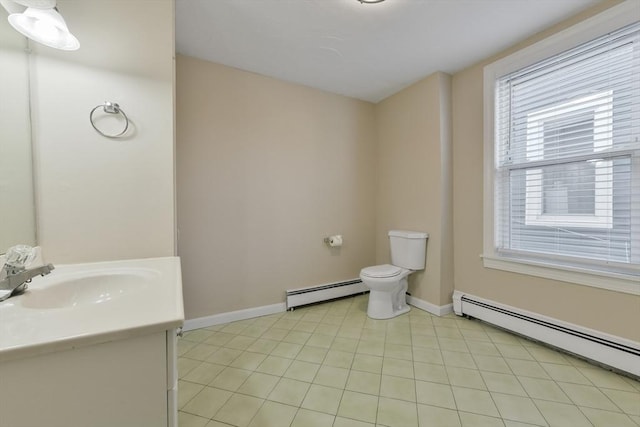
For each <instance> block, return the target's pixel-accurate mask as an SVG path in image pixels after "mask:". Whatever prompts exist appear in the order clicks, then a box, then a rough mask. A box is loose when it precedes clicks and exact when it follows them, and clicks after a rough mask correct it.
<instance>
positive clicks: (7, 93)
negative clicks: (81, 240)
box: [0, 8, 36, 254]
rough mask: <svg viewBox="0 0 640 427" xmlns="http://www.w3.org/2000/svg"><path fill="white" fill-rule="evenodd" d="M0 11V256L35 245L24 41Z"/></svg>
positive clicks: (27, 82) (29, 122)
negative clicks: (24, 245)
mask: <svg viewBox="0 0 640 427" xmlns="http://www.w3.org/2000/svg"><path fill="white" fill-rule="evenodd" d="M4 12H5V11H4V10H3V9H2V8H0V70H2V71H1V75H2V85H0V254H1V253H4V252H5V251H6V250H7V249H8V248H9V247H11V246H13V245H16V244H27V245H32V246H34V245H35V244H36V213H35V197H34V179H33V157H32V145H31V120H30V108H29V97H30V96H29V53H28V46H29V45H28V42H27V40H26V39H25V38H24V37H23V36H21V35H20V34H19V33H18V32H17V31H15V30H14V29H13V28H11V26H10V25H9V23H8V21H7V17H6V15H5V13H4Z"/></svg>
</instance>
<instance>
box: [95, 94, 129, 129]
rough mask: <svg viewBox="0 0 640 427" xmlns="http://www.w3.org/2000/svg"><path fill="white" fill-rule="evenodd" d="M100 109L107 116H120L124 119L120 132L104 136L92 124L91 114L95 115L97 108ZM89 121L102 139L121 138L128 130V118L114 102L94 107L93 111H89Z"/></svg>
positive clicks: (106, 102)
mask: <svg viewBox="0 0 640 427" xmlns="http://www.w3.org/2000/svg"><path fill="white" fill-rule="evenodd" d="M100 107H102V111H104V112H105V113H108V114H121V115H122V117H124V129H122V132H120V133H117V134H113V135H109V134H106V133H104V132H102V131H101V130H100V129H98V128H97V127H96V124H95V123H94V119H93V113H95V112H96V110H97V109H98V108H100ZM89 121H90V122H91V126H93V128H94V129H95V130H96V132H98V133H99V134H100V135H102V136H104V137H107V138H121V137H122V136H124V134H125V133H126V132H127V129H129V118H128V117H127V115H126V114H125V113H124V111H122V108H120V106H119V105H118V104H116V103H115V102H114V103H111V102H108V101H105V102H104V104H100V105H96V106H95V108H94V109H93V110H91V113H89Z"/></svg>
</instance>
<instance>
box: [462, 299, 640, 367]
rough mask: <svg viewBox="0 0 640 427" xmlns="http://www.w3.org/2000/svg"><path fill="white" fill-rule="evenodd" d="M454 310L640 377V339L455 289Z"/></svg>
mask: <svg viewBox="0 0 640 427" xmlns="http://www.w3.org/2000/svg"><path fill="white" fill-rule="evenodd" d="M453 311H454V312H455V313H456V314H457V315H459V316H462V315H467V316H470V317H475V318H477V319H480V320H483V321H485V322H487V323H491V324H493V325H496V326H499V327H501V328H503V329H507V330H510V331H513V332H515V333H518V334H520V335H524V336H526V337H529V338H531V339H533V340H536V341H541V342H543V343H546V344H549V345H551V346H553V347H557V348H560V349H563V350H565V351H568V352H569V353H573V354H576V355H578V356H581V357H584V358H586V359H590V360H593V361H595V362H598V363H601V364H604V365H607V366H610V367H612V368H615V369H618V370H620V371H624V372H627V373H629V374H632V375H634V376H636V377H640V343H637V342H635V341H631V340H627V339H625V338H621V337H617V336H613V335H609V334H605V333H603V332H598V331H595V330H593V329H588V328H584V327H582V326H578V325H574V324H571V323H567V322H563V321H561V320H558V319H553V318H551V317H547V316H543V315H540V314H537V313H532V312H529V311H525V310H521V309H518V308H515V307H511V306H508V305H504V304H500V303H497V302H495V301H491V300H486V299H483V298H479V297H476V296H473V295H469V294H465V293H463V292H460V291H455V292H454V293H453Z"/></svg>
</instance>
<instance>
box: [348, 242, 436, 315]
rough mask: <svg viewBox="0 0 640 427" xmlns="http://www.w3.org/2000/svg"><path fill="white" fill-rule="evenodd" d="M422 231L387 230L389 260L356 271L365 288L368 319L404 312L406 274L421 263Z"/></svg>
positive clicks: (415, 269)
mask: <svg viewBox="0 0 640 427" xmlns="http://www.w3.org/2000/svg"><path fill="white" fill-rule="evenodd" d="M428 237H429V236H428V235H427V234H426V233H422V232H419V231H398V230H392V231H389V241H390V244H391V264H382V265H375V266H373V267H366V268H363V269H362V270H361V271H360V280H362V283H364V285H365V286H366V287H367V288H368V289H369V291H370V292H369V305H368V306H367V316H369V317H370V318H372V319H390V318H392V317H396V316H399V315H401V314H404V313H406V312H408V311H409V310H410V309H411V307H409V306H408V305H407V297H406V294H407V287H408V280H407V279H408V277H409V275H410V274H411V273H413V272H414V271H417V270H422V269H424V267H425V262H426V261H425V256H426V247H427V238H428Z"/></svg>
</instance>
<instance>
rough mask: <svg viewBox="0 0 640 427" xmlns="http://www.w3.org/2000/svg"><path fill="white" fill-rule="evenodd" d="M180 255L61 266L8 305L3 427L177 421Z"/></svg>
mask: <svg viewBox="0 0 640 427" xmlns="http://www.w3.org/2000/svg"><path fill="white" fill-rule="evenodd" d="M183 322H184V311H183V302H182V280H181V273H180V260H179V258H177V257H168V258H153V259H141V260H127V261H115V262H103V263H92V264H76V265H64V266H62V265H58V266H56V270H55V271H54V272H53V273H52V274H50V275H49V276H46V277H38V278H36V279H34V280H33V282H32V283H31V284H30V285H29V289H28V290H27V291H26V292H25V293H24V294H22V295H19V296H15V297H12V298H10V299H8V300H6V301H3V302H1V303H0V427H21V426H25V427H33V426H47V427H57V426H60V427H62V426H64V427H74V426H78V427H86V426H92V427H94V426H95V427H97V426H105V427H106V426H109V427H112V426H121V427H128V426H131V427H146V426H149V427H158V426H168V427H175V426H176V425H177V367H176V365H177V353H176V345H177V338H176V334H177V331H178V329H179V328H180V327H181V326H182V324H183Z"/></svg>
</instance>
